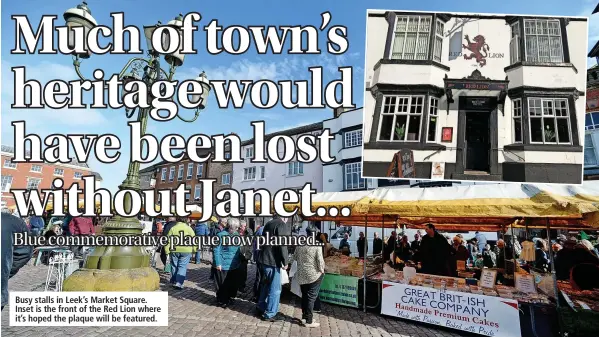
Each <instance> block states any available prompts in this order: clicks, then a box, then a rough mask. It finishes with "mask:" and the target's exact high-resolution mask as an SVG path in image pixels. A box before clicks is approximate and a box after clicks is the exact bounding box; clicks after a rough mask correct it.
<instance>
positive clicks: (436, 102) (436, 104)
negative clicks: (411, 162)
mask: <svg viewBox="0 0 599 337" xmlns="http://www.w3.org/2000/svg"><path fill="white" fill-rule="evenodd" d="M433 102H434V104H433ZM433 112H434V113H433ZM431 116H432V117H435V118H436V119H437V120H436V121H435V130H434V131H435V135H434V139H433V140H430V139H429V138H428V134H429V131H430V127H431ZM438 130H439V98H437V97H434V96H430V98H429V100H428V116H427V117H426V142H427V143H436V142H437V138H438V135H439V132H438Z"/></svg>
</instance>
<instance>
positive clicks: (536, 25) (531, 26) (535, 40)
mask: <svg viewBox="0 0 599 337" xmlns="http://www.w3.org/2000/svg"><path fill="white" fill-rule="evenodd" d="M524 38H525V49H526V61H528V62H552V63H560V62H564V54H563V48H562V34H561V29H560V23H559V20H549V19H539V20H524Z"/></svg>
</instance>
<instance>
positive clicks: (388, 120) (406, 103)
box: [378, 96, 424, 142]
mask: <svg viewBox="0 0 599 337" xmlns="http://www.w3.org/2000/svg"><path fill="white" fill-rule="evenodd" d="M423 108H424V96H385V97H383V106H382V110H381V118H380V122H379V130H378V140H379V141H402V142H418V141H419V140H420V126H421V123H422V111H423Z"/></svg>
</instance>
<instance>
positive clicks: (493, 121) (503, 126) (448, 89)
mask: <svg viewBox="0 0 599 337" xmlns="http://www.w3.org/2000/svg"><path fill="white" fill-rule="evenodd" d="M586 40H587V18H583V17H569V18H565V17H545V16H543V17H539V16H506V15H480V14H452V13H432V12H395V11H369V13H368V20H367V42H366V44H367V46H366V70H365V76H366V92H365V97H364V135H365V137H364V139H365V140H364V152H363V170H364V176H366V177H385V176H387V174H388V170H389V166H390V163H391V162H392V161H393V158H394V156H395V154H396V153H398V152H399V151H411V152H412V153H413V160H414V164H413V165H414V176H413V177H414V178H418V179H431V178H442V179H457V180H491V181H513V182H529V183H533V182H539V183H568V184H579V183H581V181H582V168H583V145H584V138H583V137H584V132H583V130H584V113H585V99H584V95H585V89H586V62H587V55H586V54H587V53H586V48H587V46H586ZM581 97H582V98H581Z"/></svg>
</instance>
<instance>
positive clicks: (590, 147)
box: [584, 133, 597, 167]
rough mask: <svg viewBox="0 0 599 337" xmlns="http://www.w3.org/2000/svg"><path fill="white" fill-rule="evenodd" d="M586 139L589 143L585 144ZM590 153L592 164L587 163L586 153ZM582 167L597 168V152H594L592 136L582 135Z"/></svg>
mask: <svg viewBox="0 0 599 337" xmlns="http://www.w3.org/2000/svg"><path fill="white" fill-rule="evenodd" d="M587 137H588V140H589V141H590V142H587ZM587 151H590V152H591V153H592V154H593V162H587V160H586V158H587V156H586V152H587ZM584 166H585V167H589V166H597V152H595V144H594V142H593V134H592V133H587V134H585V135H584Z"/></svg>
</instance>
